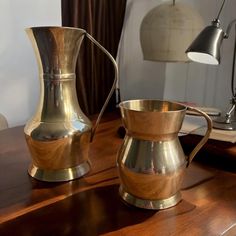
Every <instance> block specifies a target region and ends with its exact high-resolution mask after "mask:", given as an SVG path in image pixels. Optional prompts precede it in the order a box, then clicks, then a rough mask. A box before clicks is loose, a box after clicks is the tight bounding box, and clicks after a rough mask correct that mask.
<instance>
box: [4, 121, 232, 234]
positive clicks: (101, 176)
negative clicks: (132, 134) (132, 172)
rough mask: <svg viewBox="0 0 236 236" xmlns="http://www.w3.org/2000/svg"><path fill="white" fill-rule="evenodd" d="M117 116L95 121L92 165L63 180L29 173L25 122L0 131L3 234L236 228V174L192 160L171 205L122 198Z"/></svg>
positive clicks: (224, 230)
mask: <svg viewBox="0 0 236 236" xmlns="http://www.w3.org/2000/svg"><path fill="white" fill-rule="evenodd" d="M119 126H120V120H119V119H115V120H110V119H107V120H106V121H104V122H103V123H102V124H100V126H99V128H98V131H97V134H96V135H95V138H94V141H93V143H92V144H91V148H90V161H91V164H92V170H91V171H90V172H89V174H87V175H86V176H85V177H82V178H80V179H77V180H74V181H70V182H64V183H44V182H40V181H37V180H34V179H33V178H31V177H30V176H29V175H28V174H27V168H28V165H29V164H30V161H31V159H30V155H29V152H28V150H27V147H26V143H25V140H24V134H23V127H16V128H11V129H7V130H3V131H1V132H0V235H1V236H3V235H8V236H11V235H27V236H29V235H34V236H35V235H83V236H87V235H89V236H93V235H107V236H108V235H135V236H138V235H143V236H149V235H150V236H152V235H153V236H158V235H160V236H165V235H180V236H185V235H186V236H189V235H191V236H194V235H196V236H211V235H212V236H213V235H214V236H215V235H224V236H226V235H227V236H228V235H236V174H234V173H230V172H226V171H222V170H219V169H216V168H211V167H209V166H208V167H207V168H206V167H204V166H202V165H201V164H199V163H192V164H191V165H190V167H189V168H188V169H187V173H186V176H185V180H184V183H183V186H182V196H183V200H182V201H181V202H180V203H179V204H178V205H177V206H175V207H172V208H169V209H166V210H160V211H153V210H142V209H137V208H134V207H131V206H128V205H126V204H124V203H123V202H122V201H121V199H120V197H119V195H118V187H119V178H118V173H117V167H116V153H117V150H118V148H119V146H120V145H121V143H122V139H121V138H120V137H119V136H118V135H117V129H118V127H119Z"/></svg>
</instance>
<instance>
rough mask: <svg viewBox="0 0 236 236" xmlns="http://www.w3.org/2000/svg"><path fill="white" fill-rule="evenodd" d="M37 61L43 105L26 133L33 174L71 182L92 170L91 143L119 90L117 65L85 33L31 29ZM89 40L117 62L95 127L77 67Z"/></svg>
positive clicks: (77, 30) (29, 123)
mask: <svg viewBox="0 0 236 236" xmlns="http://www.w3.org/2000/svg"><path fill="white" fill-rule="evenodd" d="M26 31H27V33H28V35H29V37H30V39H31V42H32V45H33V47H34V51H35V54H36V57H37V62H38V66H39V78H40V87H41V92H40V100H39V104H38V106H37V110H36V112H35V114H34V116H33V117H32V119H31V120H30V121H28V122H27V124H26V126H25V129H24V132H25V137H26V142H27V145H28V148H29V151H30V153H31V156H32V165H31V166H30V167H29V174H30V175H31V176H32V177H34V178H36V179H39V180H43V181H49V182H54V181H67V180H72V179H75V178H78V177H81V176H83V175H84V174H86V173H87V172H88V171H89V170H90V165H89V163H88V151H89V143H90V141H92V139H93V136H94V133H95V131H96V128H97V126H98V124H99V121H100V119H101V116H102V114H103V112H104V110H105V108H106V106H107V103H108V101H109V99H110V97H111V95H112V93H113V91H114V89H115V85H116V80H117V73H118V70H117V65H116V62H115V60H114V59H113V57H112V56H111V55H110V53H109V52H108V51H107V50H106V49H105V48H103V47H102V46H101V45H100V44H99V43H98V42H97V41H96V40H95V39H94V38H92V36H90V35H89V34H88V33H86V31H84V30H83V29H78V28H69V27H33V28H29V29H27V30H26ZM84 36H86V37H88V38H89V39H90V40H91V41H92V42H93V43H94V44H95V45H97V46H98V47H99V48H100V49H101V50H102V51H103V52H104V53H105V54H106V55H107V56H108V57H109V59H110V60H111V61H112V63H113V65H114V69H115V79H114V83H113V86H112V88H111V91H110V93H109V94H108V97H107V99H106V101H105V103H104V105H103V107H102V110H101V112H100V114H99V116H98V119H97V121H96V123H95V126H94V127H92V123H91V122H90V120H89V119H88V118H87V117H86V116H85V115H84V114H83V112H82V111H81V109H80V106H79V103H78V100H77V95H76V89H75V82H76V81H75V79H76V76H75V66H76V60H77V57H78V53H79V49H80V45H81V43H82V41H83V38H84Z"/></svg>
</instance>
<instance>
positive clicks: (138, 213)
mask: <svg viewBox="0 0 236 236" xmlns="http://www.w3.org/2000/svg"><path fill="white" fill-rule="evenodd" d="M118 187H119V186H118V185H112V186H107V187H101V188H96V189H92V190H88V191H84V192H81V193H78V194H75V195H73V196H70V197H67V198H66V199H64V200H62V201H59V202H57V203H54V204H52V205H49V206H46V207H43V208H41V209H39V210H35V211H32V212H30V213H28V214H26V215H23V216H21V217H19V218H16V219H14V220H12V221H9V222H6V223H4V224H2V225H1V226H0V234H1V235H34V236H36V235H83V236H86V235H89V236H93V235H99V234H103V233H107V232H111V231H115V230H118V229H120V228H123V227H126V226H130V225H134V224H138V223H140V222H143V221H145V220H146V219H148V218H150V217H151V216H153V215H154V214H155V213H156V211H150V210H142V209H137V208H134V207H131V206H127V205H125V204H124V203H123V202H122V201H121V199H120V197H119V195H118Z"/></svg>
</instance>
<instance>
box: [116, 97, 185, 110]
mask: <svg viewBox="0 0 236 236" xmlns="http://www.w3.org/2000/svg"><path fill="white" fill-rule="evenodd" d="M140 101H144V102H148V101H149V102H151V101H153V102H163V103H164V102H166V103H169V104H171V103H172V104H176V105H178V106H180V107H182V108H180V109H176V110H169V111H158V110H153V111H151V110H138V109H134V108H128V107H126V106H124V105H125V104H127V103H131V102H140ZM119 107H120V109H125V110H129V111H134V112H150V113H163V112H165V113H166V112H181V111H186V110H187V106H186V105H184V104H182V103H180V102H175V101H170V100H160V99H130V100H125V101H122V102H120V103H119Z"/></svg>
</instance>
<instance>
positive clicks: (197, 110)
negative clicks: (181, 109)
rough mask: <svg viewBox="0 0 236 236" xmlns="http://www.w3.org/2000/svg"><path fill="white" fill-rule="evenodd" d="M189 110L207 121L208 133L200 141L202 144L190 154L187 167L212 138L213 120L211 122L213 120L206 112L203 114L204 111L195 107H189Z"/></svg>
mask: <svg viewBox="0 0 236 236" xmlns="http://www.w3.org/2000/svg"><path fill="white" fill-rule="evenodd" d="M187 110H189V111H193V112H196V113H199V114H200V115H202V116H203V117H204V118H205V119H206V121H207V131H206V133H205V135H204V137H203V138H202V139H201V140H200V142H199V143H198V144H197V146H196V147H195V148H194V149H193V150H192V152H191V153H190V154H189V156H188V158H187V167H188V166H189V164H190V163H191V161H192V160H193V158H194V157H195V155H196V154H197V153H198V152H199V150H200V149H201V148H202V146H203V145H204V144H205V143H206V142H207V140H208V138H209V136H210V133H211V130H212V120H211V118H210V117H209V116H208V115H207V114H206V113H205V112H203V111H201V110H199V109H196V108H193V107H187Z"/></svg>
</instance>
